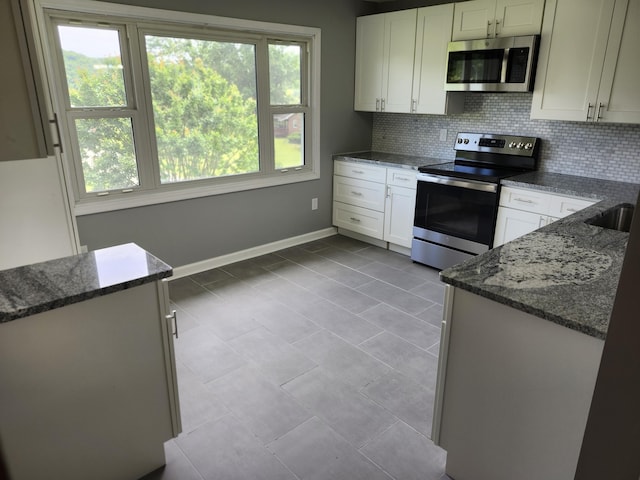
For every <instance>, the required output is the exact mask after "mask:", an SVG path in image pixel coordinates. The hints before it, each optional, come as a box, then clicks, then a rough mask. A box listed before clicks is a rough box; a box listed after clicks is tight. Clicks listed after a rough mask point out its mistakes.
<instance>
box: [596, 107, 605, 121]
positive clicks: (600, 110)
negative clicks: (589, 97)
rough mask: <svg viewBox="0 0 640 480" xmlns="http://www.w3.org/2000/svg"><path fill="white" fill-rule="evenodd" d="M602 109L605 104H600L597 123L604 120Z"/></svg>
mask: <svg viewBox="0 0 640 480" xmlns="http://www.w3.org/2000/svg"><path fill="white" fill-rule="evenodd" d="M602 107H604V103H602V102H600V103H598V114H597V115H596V122H597V121H598V120H602Z"/></svg>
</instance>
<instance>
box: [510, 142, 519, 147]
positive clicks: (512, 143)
mask: <svg viewBox="0 0 640 480" xmlns="http://www.w3.org/2000/svg"><path fill="white" fill-rule="evenodd" d="M516 145H517V143H516V142H511V143H510V144H509V148H516Z"/></svg>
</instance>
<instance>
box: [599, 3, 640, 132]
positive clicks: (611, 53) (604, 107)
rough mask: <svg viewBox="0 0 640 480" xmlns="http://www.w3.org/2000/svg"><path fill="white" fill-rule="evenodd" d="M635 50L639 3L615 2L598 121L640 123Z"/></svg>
mask: <svg viewBox="0 0 640 480" xmlns="http://www.w3.org/2000/svg"><path fill="white" fill-rule="evenodd" d="M625 14H626V16H625ZM639 48H640V0H618V1H617V2H616V5H615V9H614V13H613V21H612V22H611V33H610V34H609V42H608V44H607V54H606V56H605V61H604V68H603V72H602V79H601V82H600V95H599V97H598V101H597V104H598V105H597V110H596V116H598V117H599V118H598V121H602V122H620V123H640V87H639V86H638V79H639V78H640V52H639V51H638V49H639Z"/></svg>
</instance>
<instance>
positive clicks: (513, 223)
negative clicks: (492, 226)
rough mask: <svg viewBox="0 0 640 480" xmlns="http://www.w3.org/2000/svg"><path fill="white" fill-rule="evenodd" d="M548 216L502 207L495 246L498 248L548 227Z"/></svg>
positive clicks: (497, 221) (497, 224)
mask: <svg viewBox="0 0 640 480" xmlns="http://www.w3.org/2000/svg"><path fill="white" fill-rule="evenodd" d="M546 222H547V217H546V215H540V214H539V213H532V212H524V211H522V210H515V209H513V208H505V207H500V208H499V209H498V217H497V220H496V233H495V236H494V239H493V246H494V247H498V246H500V245H503V244H505V243H507V242H510V241H511V240H515V239H516V238H518V237H521V236H523V235H526V234H527V233H531V232H533V231H534V230H537V229H538V228H540V227H543V226H544V225H546Z"/></svg>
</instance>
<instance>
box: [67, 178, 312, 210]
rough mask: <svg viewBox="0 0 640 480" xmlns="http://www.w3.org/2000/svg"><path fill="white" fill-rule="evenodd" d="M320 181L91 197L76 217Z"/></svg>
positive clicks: (284, 180) (252, 183)
mask: <svg viewBox="0 0 640 480" xmlns="http://www.w3.org/2000/svg"><path fill="white" fill-rule="evenodd" d="M318 178H320V173H319V172H314V171H305V172H300V173H288V174H283V175H282V176H276V177H272V176H270V177H262V178H253V179H250V180H245V181H241V182H237V181H236V182H229V183H222V184H218V185H203V186H197V187H194V186H189V187H184V186H182V187H177V188H176V187H174V188H171V189H169V188H167V189H166V190H162V191H158V190H156V191H138V192H131V193H126V194H115V195H114V196H113V197H112V198H105V197H91V198H90V199H83V200H77V201H76V205H75V209H74V214H75V215H76V216H82V215H92V214H95V213H103V212H111V211H114V210H124V209H127V208H135V207H144V206H148V205H157V204H161V203H169V202H178V201H181V200H189V199H193V198H200V197H210V196H214V195H221V194H224V193H232V192H241V191H246V190H254V189H257V188H266V187H275V186H278V185H286V184H289V183H298V182H306V181H310V180H316V179H318Z"/></svg>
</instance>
